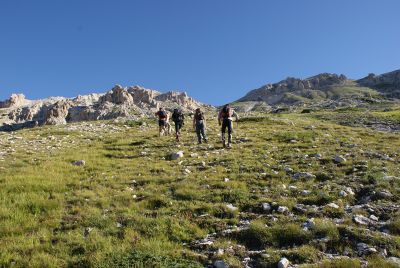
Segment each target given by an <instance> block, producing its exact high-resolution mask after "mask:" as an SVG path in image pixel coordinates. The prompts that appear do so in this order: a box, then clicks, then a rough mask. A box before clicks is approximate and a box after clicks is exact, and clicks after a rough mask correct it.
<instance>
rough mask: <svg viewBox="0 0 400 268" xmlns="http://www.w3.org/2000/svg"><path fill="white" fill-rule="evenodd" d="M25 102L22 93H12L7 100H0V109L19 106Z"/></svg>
mask: <svg viewBox="0 0 400 268" xmlns="http://www.w3.org/2000/svg"><path fill="white" fill-rule="evenodd" d="M27 103H28V101H27V100H26V99H25V95H24V94H12V95H11V96H10V98H9V99H8V100H6V101H0V109H2V108H15V107H20V106H23V105H25V104H27Z"/></svg>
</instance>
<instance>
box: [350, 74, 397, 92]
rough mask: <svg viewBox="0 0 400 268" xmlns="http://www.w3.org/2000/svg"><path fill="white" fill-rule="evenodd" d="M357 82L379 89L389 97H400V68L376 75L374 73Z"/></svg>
mask: <svg viewBox="0 0 400 268" xmlns="http://www.w3.org/2000/svg"><path fill="white" fill-rule="evenodd" d="M357 83H358V84H360V85H362V86H364V87H370V88H373V89H376V90H378V91H379V92H381V93H382V94H384V95H385V96H387V97H392V98H400V70H396V71H393V72H389V73H385V74H381V75H375V74H373V73H371V74H369V75H368V76H366V77H364V78H362V79H360V80H357Z"/></svg>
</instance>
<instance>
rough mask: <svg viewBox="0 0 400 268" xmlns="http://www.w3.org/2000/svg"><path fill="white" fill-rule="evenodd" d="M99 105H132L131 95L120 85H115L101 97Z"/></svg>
mask: <svg viewBox="0 0 400 268" xmlns="http://www.w3.org/2000/svg"><path fill="white" fill-rule="evenodd" d="M99 102H100V103H104V102H111V103H114V104H128V105H131V104H133V98H132V95H131V94H129V92H128V91H127V90H126V89H125V88H123V87H121V86H120V85H116V86H114V87H113V89H112V90H110V91H109V92H107V93H106V94H105V95H103V96H101V97H100V99H99Z"/></svg>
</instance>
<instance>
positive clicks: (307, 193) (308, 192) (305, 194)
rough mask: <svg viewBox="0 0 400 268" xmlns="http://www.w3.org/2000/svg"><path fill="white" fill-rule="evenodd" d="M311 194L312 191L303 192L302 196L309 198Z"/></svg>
mask: <svg viewBox="0 0 400 268" xmlns="http://www.w3.org/2000/svg"><path fill="white" fill-rule="evenodd" d="M310 194H311V191H310V190H303V191H301V195H302V196H307V195H310Z"/></svg>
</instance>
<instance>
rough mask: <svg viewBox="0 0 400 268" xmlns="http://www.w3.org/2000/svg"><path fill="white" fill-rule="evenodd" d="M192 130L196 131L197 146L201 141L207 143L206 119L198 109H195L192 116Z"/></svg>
mask: <svg viewBox="0 0 400 268" xmlns="http://www.w3.org/2000/svg"><path fill="white" fill-rule="evenodd" d="M193 128H195V129H196V133H197V140H198V142H199V144H201V143H202V140H203V141H204V142H207V136H206V118H205V116H204V113H203V112H202V111H201V110H200V108H197V109H196V112H195V113H194V116H193Z"/></svg>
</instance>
